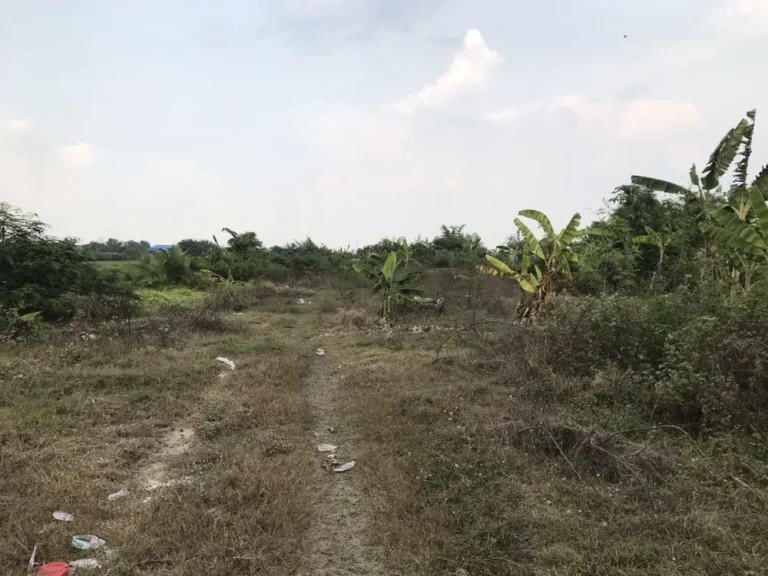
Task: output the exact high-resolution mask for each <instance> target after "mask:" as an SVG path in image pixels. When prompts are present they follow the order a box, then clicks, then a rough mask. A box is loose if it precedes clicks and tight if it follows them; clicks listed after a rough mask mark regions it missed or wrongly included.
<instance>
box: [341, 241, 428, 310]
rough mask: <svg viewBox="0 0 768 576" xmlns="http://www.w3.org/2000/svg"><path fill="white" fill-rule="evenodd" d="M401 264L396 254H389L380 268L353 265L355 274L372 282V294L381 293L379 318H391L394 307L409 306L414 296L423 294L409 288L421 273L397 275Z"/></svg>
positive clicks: (420, 291)
mask: <svg viewBox="0 0 768 576" xmlns="http://www.w3.org/2000/svg"><path fill="white" fill-rule="evenodd" d="M402 264H403V260H399V259H398V257H397V253H396V252H390V253H389V256H387V259H386V260H385V261H384V263H383V264H382V266H381V267H380V268H379V267H368V266H363V265H362V264H360V263H356V264H354V265H353V268H354V270H355V272H357V273H358V274H360V275H361V276H362V277H363V278H366V279H367V280H370V281H371V282H374V285H373V288H372V290H371V291H372V292H373V293H374V294H377V293H379V292H381V293H382V295H383V298H384V302H383V304H382V307H381V316H382V317H383V318H391V317H392V316H393V314H394V310H395V306H396V305H398V304H410V303H412V302H413V297H414V296H420V295H421V294H422V293H423V291H422V290H419V289H418V288H411V287H410V286H411V284H413V283H414V282H416V281H417V280H418V279H419V278H420V277H421V273H420V272H411V273H405V274H397V270H398V268H400V266H401V265H402Z"/></svg>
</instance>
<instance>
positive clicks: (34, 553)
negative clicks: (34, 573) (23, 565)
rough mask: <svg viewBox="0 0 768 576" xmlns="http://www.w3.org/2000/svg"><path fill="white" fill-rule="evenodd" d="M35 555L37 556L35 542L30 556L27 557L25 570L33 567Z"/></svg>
mask: <svg viewBox="0 0 768 576" xmlns="http://www.w3.org/2000/svg"><path fill="white" fill-rule="evenodd" d="M35 556H37V544H35V547H34V548H32V556H30V557H29V563H28V564H27V570H34V569H35Z"/></svg>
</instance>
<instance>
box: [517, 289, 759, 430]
mask: <svg viewBox="0 0 768 576" xmlns="http://www.w3.org/2000/svg"><path fill="white" fill-rule="evenodd" d="M766 296H768V291H766V290H758V289H757V288H755V289H754V290H752V291H751V292H750V293H749V294H747V295H743V296H742V295H738V296H732V295H730V294H728V293H727V291H725V290H723V289H722V287H721V286H719V285H716V284H712V283H707V284H703V285H701V286H699V287H697V288H696V289H694V290H689V289H686V288H681V289H679V290H677V291H675V292H672V293H669V294H663V295H651V296H644V297H640V296H618V295H614V296H608V297H601V298H587V299H581V300H572V299H565V300H560V301H558V302H557V303H556V304H553V306H552V308H551V309H550V310H549V313H548V315H547V318H546V319H545V320H544V321H543V322H542V323H541V324H540V325H539V326H537V327H535V328H534V329H533V331H532V333H531V338H533V339H534V340H535V341H536V345H537V346H539V347H541V349H542V350H544V351H545V353H546V358H547V362H546V366H547V367H548V368H549V369H550V370H552V371H553V372H554V373H556V374H561V375H563V376H568V377H576V378H580V379H581V381H582V382H584V383H585V384H584V386H585V388H586V389H587V390H588V391H589V392H591V393H594V392H597V394H596V395H595V397H596V398H597V399H598V401H599V402H600V403H602V404H604V405H612V404H614V403H615V404H623V403H626V402H634V403H636V404H638V405H640V407H641V408H642V409H644V410H646V411H648V413H649V414H650V415H653V416H654V417H656V418H659V419H663V420H665V421H674V422H678V423H685V424H691V425H695V426H706V427H718V426H727V425H730V424H735V423H737V422H739V421H740V422H742V423H750V425H753V426H755V427H761V428H765V426H766V424H768V419H766V415H765V414H764V407H765V405H766V401H768V341H765V339H764V334H765V328H764V327H765V326H766V325H768V298H766ZM606 373H609V374H612V376H610V377H609V380H612V381H614V383H616V382H620V381H624V382H631V383H632V388H633V389H632V390H627V388H626V386H620V385H619V386H614V385H612V386H609V388H610V390H612V392H610V393H606V391H605V387H606ZM598 388H599V389H600V390H597V389H598ZM590 389H591V390H590ZM737 419H738V420H737Z"/></svg>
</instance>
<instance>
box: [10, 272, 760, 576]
mask: <svg viewBox="0 0 768 576" xmlns="http://www.w3.org/2000/svg"><path fill="white" fill-rule="evenodd" d="M473 282H475V280H473V279H472V277H471V275H470V276H468V277H467V278H463V277H461V275H459V276H455V275H454V273H453V272H452V271H441V272H439V273H438V274H436V278H433V277H432V276H431V275H430V276H428V277H427V279H426V283H427V285H428V286H429V290H430V291H431V292H430V293H429V295H430V296H446V295H447V296H446V297H447V298H448V305H447V307H446V312H445V314H444V315H443V316H441V317H439V318H434V317H430V318H426V317H425V318H423V319H422V318H420V317H419V315H418V313H413V315H410V316H409V315H407V314H406V315H403V316H402V317H401V323H400V325H399V326H397V327H395V328H394V329H391V328H383V329H382V328H381V327H379V326H378V324H376V323H375V321H373V320H375V309H376V307H377V303H376V302H372V301H367V300H365V301H354V300H355V298H356V296H354V295H353V296H354V297H350V296H349V294H346V293H345V292H344V291H343V290H339V289H338V288H337V287H331V288H327V289H325V290H324V291H317V292H315V293H313V294H312V295H311V296H309V298H311V299H312V305H300V304H298V303H297V302H296V294H297V293H299V292H295V291H292V290H287V291H286V290H285V289H284V288H280V287H277V286H270V285H266V286H260V287H256V288H252V290H254V294H255V295H252V296H253V297H252V298H251V297H249V298H247V299H246V300H245V302H246V303H247V306H255V307H251V308H248V309H246V310H245V311H244V313H243V314H242V315H237V316H231V315H229V316H227V315H225V316H224V318H223V319H224V321H225V322H226V325H225V326H224V327H222V328H215V329H214V327H213V326H210V327H207V326H197V327H194V326H192V325H189V324H186V325H185V326H186V328H185V329H184V331H182V333H178V334H171V335H168V333H167V332H163V331H162V328H163V327H164V326H167V325H168V323H167V322H166V323H164V322H161V321H157V322H154V323H150V324H147V325H146V326H145V328H144V331H145V332H144V334H143V335H142V336H141V337H140V338H137V337H135V334H134V337H133V339H132V340H130V342H127V341H126V340H125V338H123V337H122V336H118V335H116V334H112V333H109V334H107V333H106V332H104V333H103V334H102V333H101V332H99V337H98V339H96V340H90V339H87V338H86V339H85V340H83V339H81V338H80V337H79V336H78V335H77V334H66V335H64V336H61V337H59V338H58V339H57V340H55V341H54V343H53V344H37V345H30V346H26V347H17V348H16V349H13V350H5V351H2V352H0V451H1V452H0V455H1V457H0V477H2V478H3V490H2V492H0V515H1V517H2V518H3V521H2V522H0V571H2V573H15V572H18V571H20V570H21V569H23V566H24V565H25V563H26V560H27V558H28V556H29V553H30V552H31V548H32V546H33V545H34V544H35V543H37V544H38V545H39V546H40V549H41V550H42V554H43V557H44V558H45V559H47V560H54V559H72V558H74V557H77V554H75V553H74V551H73V550H71V548H70V547H69V540H70V539H71V536H72V534H78V533H86V534H87V533H97V534H98V535H100V536H101V537H103V538H104V539H105V540H107V542H108V545H110V546H111V547H113V548H114V549H115V550H116V552H117V553H116V555H115V556H114V557H113V558H111V559H110V560H109V567H110V574H118V575H127V574H138V575H182V574H184V575H186V574H211V575H222V576H223V575H225V574H226V575H230V574H305V573H311V569H312V566H311V562H312V560H311V557H312V555H313V554H316V552H317V549H318V546H317V545H316V544H317V543H316V542H314V543H313V541H312V539H313V538H316V537H322V535H320V536H316V535H315V536H313V534H315V533H316V532H317V530H316V528H317V526H318V525H320V526H322V525H323V524H322V519H321V518H320V517H319V515H321V514H324V511H328V510H329V509H332V510H333V511H339V510H345V507H347V506H348V505H349V504H350V502H347V501H344V500H343V499H344V498H347V497H348V496H349V495H350V494H354V498H355V499H356V502H355V506H356V507H357V509H358V510H359V511H360V513H361V514H365V515H366V517H365V518H364V519H363V520H364V521H361V522H360V523H359V525H360V526H365V527H366V528H365V530H364V534H355V535H354V538H350V539H349V545H348V547H353V546H361V544H360V543H359V542H358V541H362V542H363V544H364V545H366V546H371V547H372V548H371V549H372V550H373V551H375V552H376V553H375V556H376V558H377V560H378V559H380V560H381V561H382V562H384V563H385V565H386V567H387V569H388V571H389V572H388V573H391V574H404V575H430V576H431V575H435V574H455V573H457V570H458V569H465V570H466V571H467V573H468V574H470V575H471V576H477V575H489V576H490V575H501V574H515V575H517V574H529V575H535V576H544V575H547V576H553V575H565V574H569V575H570V574H583V575H605V576H609V575H610V576H614V575H619V576H629V575H632V576H636V575H637V576H639V575H658V576H670V575H677V574H713V575H714V574H762V573H764V572H765V565H766V561H767V560H768V538H767V536H768V515H767V514H766V512H768V504H767V503H766V501H765V500H764V499H763V497H762V496H761V494H762V492H761V491H763V490H764V489H765V486H766V484H768V476H766V474H765V470H766V468H765V462H763V461H760V460H759V459H757V457H756V456H755V454H756V453H759V451H758V450H757V449H755V448H750V447H749V446H750V443H751V444H754V443H760V442H762V439H761V438H757V437H755V438H752V437H743V436H735V435H726V434H721V435H712V436H710V437H708V438H698V439H696V440H695V443H694V442H693V441H692V440H691V439H689V438H687V437H686V436H684V435H682V434H679V433H676V432H674V431H669V430H662V431H658V430H656V431H650V432H637V433H628V434H624V435H620V436H614V437H611V432H614V431H618V430H621V429H627V428H644V427H648V426H650V424H651V423H649V422H646V421H644V420H643V418H642V415H640V414H638V413H636V412H634V411H633V410H632V408H631V407H629V406H623V405H620V404H617V405H615V406H613V407H611V409H610V410H605V409H602V408H600V407H599V406H598V405H597V404H591V403H589V402H586V401H585V402H582V401H579V402H574V401H572V399H573V398H580V399H585V398H586V399H588V398H589V397H590V396H589V395H588V394H587V393H586V392H582V393H581V394H575V392H574V390H575V389H576V388H578V387H579V386H581V385H582V383H581V381H575V380H574V381H566V380H563V379H562V378H560V377H558V376H557V375H556V374H554V373H552V372H548V371H547V370H546V369H544V368H542V367H541V366H536V362H537V358H540V357H541V356H542V355H541V354H539V352H537V349H536V348H535V346H533V347H532V346H527V344H526V342H527V341H526V340H525V338H526V336H525V331H524V330H523V331H521V329H519V328H511V327H508V326H506V325H505V324H504V323H503V322H504V321H505V320H506V319H507V318H508V314H509V311H510V310H514V305H515V297H514V295H513V294H509V293H505V292H503V290H504V289H505V288H506V287H505V286H504V285H500V284H498V283H482V281H477V282H478V284H477V286H474V287H472V283H473ZM470 288H471V290H472V291H470ZM354 290H357V287H354ZM282 291H285V292H286V293H282ZM462 294H464V295H466V294H478V295H486V296H487V297H488V301H487V302H485V303H482V302H483V300H482V298H480V299H479V300H478V299H474V300H473V299H472V298H474V297H472V298H468V299H467V301H466V302H464V303H462V304H457V303H458V302H459V301H460V299H461V295H462ZM309 298H308V299H309ZM473 302H474V304H473ZM481 303H482V304H481ZM339 308H343V309H344V310H339ZM494 321H497V322H502V323H500V324H494V323H493V322H494ZM484 322H485V323H484ZM469 323H477V325H476V327H475V329H472V330H464V331H460V330H459V329H461V328H462V327H464V326H466V325H467V324H469ZM412 325H426V326H430V327H431V329H430V330H428V331H420V332H412V331H411V329H410V328H411V326H412ZM451 335H452V337H451V339H450V340H449V341H448V343H446V345H445V346H444V347H443V349H442V351H441V353H440V355H439V356H436V354H435V351H436V349H437V348H438V347H439V346H440V344H441V343H443V341H445V340H446V338H448V336H451ZM316 347H324V348H325V349H326V351H327V356H326V357H325V358H324V359H322V360H318V358H316V357H315V356H314V354H313V351H314V349H315V348H316ZM217 355H223V356H227V357H229V358H232V359H233V360H234V361H235V362H236V363H237V369H236V370H235V371H234V372H223V370H222V368H221V367H220V366H217V365H216V364H215V363H213V362H212V358H213V357H215V356H217ZM317 362H326V364H324V366H325V368H324V370H325V372H323V378H327V379H329V378H333V379H334V380H333V384H334V393H333V395H332V397H330V396H329V398H327V399H326V401H327V402H331V401H332V403H333V405H332V406H330V405H329V406H326V407H325V410H326V412H325V415H324V416H322V417H319V416H318V414H317V405H314V406H313V403H312V402H311V401H308V393H307V392H308V391H307V382H308V381H309V382H314V386H315V388H317V386H318V380H317V379H316V378H315V379H314V380H313V377H315V376H316V375H317V374H316V370H317V366H318V364H316V363H317ZM313 363H315V364H313ZM533 367H535V368H536V369H533ZM222 372H223V373H224V374H225V376H224V377H220V374H221V373H222ZM321 383H322V382H321ZM596 385H598V386H599V385H602V384H601V383H599V382H598V383H597V384H596ZM316 391H317V390H315V392H316ZM315 404H316V402H315ZM331 417H332V419H333V422H332V426H333V428H334V434H335V436H332V438H338V439H340V443H341V442H343V441H344V440H346V441H347V443H348V446H345V447H344V448H347V449H349V450H351V451H352V453H351V454H349V455H350V457H353V458H354V459H355V460H356V461H357V462H358V465H357V466H356V467H355V468H354V469H353V470H352V471H351V472H348V473H347V474H348V475H346V476H345V475H341V476H339V475H331V476H329V475H328V474H325V475H323V474H324V473H319V472H318V470H319V467H318V462H319V460H318V458H319V457H318V454H317V452H316V451H315V450H314V447H313V445H314V443H316V442H317V441H318V440H317V438H316V437H315V436H314V435H313V434H312V431H313V430H316V429H317V427H318V426H319V425H321V432H323V431H325V429H327V426H326V422H325V421H323V418H325V419H326V420H329V422H330V419H331ZM179 426H184V427H188V428H189V429H192V430H194V431H195V432H196V436H195V441H194V443H193V444H192V446H191V447H190V449H189V450H188V451H187V452H185V453H183V454H181V455H180V456H176V457H174V458H172V459H169V460H168V461H167V462H166V465H167V473H168V475H169V476H170V477H172V478H177V479H184V478H188V479H189V481H188V482H182V483H179V484H176V485H173V486H169V487H166V488H162V489H161V490H159V491H157V492H155V493H154V494H153V499H152V500H151V501H150V502H149V503H146V504H142V503H141V498H142V497H143V496H144V495H145V493H144V492H143V491H142V487H141V486H139V485H136V478H137V474H138V473H139V471H141V470H142V469H144V467H146V466H147V463H149V462H152V461H153V459H155V458H156V457H157V454H159V453H162V439H163V438H164V437H165V436H166V435H167V434H168V431H169V429H170V428H171V427H179ZM334 441H335V440H334ZM700 450H701V451H703V453H704V455H705V456H704V457H703V456H702V453H701V452H700ZM310 454H311V456H310ZM342 454H345V453H344V452H342ZM346 455H347V454H345V456H346ZM732 476H736V477H738V478H740V479H742V480H744V481H746V482H747V483H748V484H749V485H750V487H751V488H747V487H745V486H743V485H741V484H739V483H738V482H736V481H734V480H733V478H732ZM329 481H332V482H336V483H348V484H343V485H344V486H346V487H347V488H346V489H345V490H329V489H328V486H329V485H328V484H327V482H329ZM319 482H323V483H324V484H318V483H319ZM337 485H338V486H341V485H342V484H337ZM126 486H127V487H130V488H131V489H132V490H135V494H134V496H132V497H131V498H129V499H126V500H122V501H119V502H108V501H107V500H106V495H107V494H109V493H110V492H114V491H116V490H118V489H119V488H121V487H126ZM350 487H351V488H350ZM318 488H321V490H320V492H318ZM322 489H324V490H325V491H323V490H322ZM318 493H324V494H331V495H333V498H335V499H336V500H334V501H323V502H318V501H317V499H316V498H313V495H315V494H318ZM57 509H62V510H66V511H68V512H71V513H73V514H75V516H76V520H75V522H74V523H73V524H53V523H52V521H51V516H50V515H51V512H53V511H54V510H57ZM325 521H326V522H327V521H328V520H327V518H326V520H325ZM313 527H314V528H315V530H313ZM41 531H42V532H41ZM361 532H363V531H362V530H361ZM336 537H337V538H339V537H343V534H341V536H339V534H337V535H336ZM319 548H320V549H322V547H319ZM359 552H360V550H358V553H359ZM339 553H340V554H341V553H349V550H340V551H339ZM351 555H352V556H354V553H352V554H351ZM102 556H103V555H102ZM329 573H330V572H329Z"/></svg>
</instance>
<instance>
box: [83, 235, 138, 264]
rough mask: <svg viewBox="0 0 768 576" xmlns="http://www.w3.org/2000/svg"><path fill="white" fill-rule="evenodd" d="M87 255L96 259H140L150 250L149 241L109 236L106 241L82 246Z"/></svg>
mask: <svg viewBox="0 0 768 576" xmlns="http://www.w3.org/2000/svg"><path fill="white" fill-rule="evenodd" d="M81 249H82V251H83V253H84V254H85V257H86V258H87V259H88V260H95V261H110V262H112V261H121V260H138V259H139V258H141V256H142V254H145V253H146V252H147V251H148V250H149V242H147V241H146V240H141V241H140V242H137V241H135V240H128V241H127V242H122V241H120V240H117V239H116V238H109V239H108V240H107V241H106V242H88V243H87V244H83V245H82V246H81Z"/></svg>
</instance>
